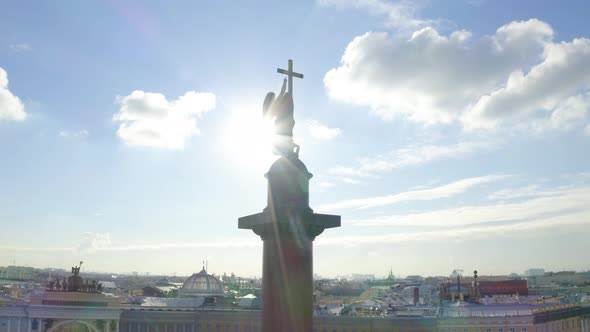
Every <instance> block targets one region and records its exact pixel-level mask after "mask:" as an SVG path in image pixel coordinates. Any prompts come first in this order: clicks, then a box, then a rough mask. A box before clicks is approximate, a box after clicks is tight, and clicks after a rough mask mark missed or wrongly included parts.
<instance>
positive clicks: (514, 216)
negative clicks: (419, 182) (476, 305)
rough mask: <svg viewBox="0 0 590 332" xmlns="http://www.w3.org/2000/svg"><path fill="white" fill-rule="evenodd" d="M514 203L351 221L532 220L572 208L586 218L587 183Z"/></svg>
mask: <svg viewBox="0 0 590 332" xmlns="http://www.w3.org/2000/svg"><path fill="white" fill-rule="evenodd" d="M539 196H541V197H535V198H532V199H528V200H525V201H522V202H517V203H498V204H490V205H480V206H462V207H457V208H449V209H442V210H434V211H427V212H419V213H410V214H403V215H389V216H381V217H375V218H369V219H363V220H356V221H353V224H354V225H357V226H394V225H397V226H399V225H412V226H465V225H474V224H482V223H489V222H511V221H517V220H519V221H522V220H536V219H540V218H547V217H552V216H555V215H564V214H569V213H572V212H575V213H581V214H582V215H585V216H586V218H587V219H588V221H589V222H590V205H588V202H590V187H578V188H567V189H565V188H564V189H557V190H555V191H553V192H552V193H550V192H547V193H545V194H539Z"/></svg>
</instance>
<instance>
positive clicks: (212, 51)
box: [0, 0, 590, 276]
mask: <svg viewBox="0 0 590 332" xmlns="http://www.w3.org/2000/svg"><path fill="white" fill-rule="evenodd" d="M587 7H588V4H586V3H585V2H583V1H571V2H567V4H562V3H557V2H549V1H547V2H541V1H520V2H518V3H514V2H511V1H506V2H503V1H485V0H483V1H473V0H471V1H451V2H448V1H444V2H443V1H429V2H427V1H424V2H394V1H385V0H341V1H337V0H317V1H282V2H281V1H264V2H263V1H259V2H254V1H240V2H237V3H236V2H235V1H215V2H213V1H210V2H197V1H186V2H181V1H178V2H174V3H173V4H170V3H164V2H156V1H151V2H150V1H148V2H139V1H137V2H131V1H130V2H125V3H120V2H117V1H104V2H93V3H90V2H84V3H81V2H77V1H64V2H59V3H55V2H48V1H47V2H33V1H10V2H7V3H5V4H3V5H2V10H1V11H0V28H1V31H2V33H1V34H0V155H2V158H1V163H0V226H1V228H2V231H1V232H0V265H7V264H10V263H11V262H12V261H16V263H17V264H18V265H31V266H38V267H63V268H69V266H71V265H73V264H74V263H75V262H77V261H79V260H80V259H82V260H84V261H85V266H87V268H88V269H91V270H96V271H112V272H130V271H139V272H150V273H167V274H172V273H177V274H190V273H192V272H196V271H198V270H199V269H200V262H201V261H202V260H203V259H208V260H209V268H210V270H211V271H212V272H216V273H223V272H228V273H229V272H235V273H237V274H240V275H260V274H261V261H262V260H261V251H262V248H261V241H260V240H259V239H258V238H257V237H256V236H255V235H254V234H252V233H250V232H247V231H243V230H238V229H237V218H238V217H240V216H244V215H248V214H252V213H256V212H259V211H261V210H262V209H263V208H264V205H265V203H266V202H265V200H266V192H265V191H266V183H265V179H264V177H263V174H264V173H265V171H266V170H267V169H268V167H269V166H270V163H271V162H272V160H273V156H272V155H271V153H270V149H269V148H268V142H266V140H265V136H264V135H263V134H262V131H261V123H262V121H261V119H260V117H261V110H260V109H261V104H262V101H263V99H264V96H265V94H266V93H267V92H268V91H275V92H277V91H278V90H279V88H280V84H281V80H282V78H281V75H278V74H276V68H277V67H282V68H284V67H285V66H286V65H287V59H289V58H292V59H294V62H295V70H296V71H299V72H302V73H304V74H305V78H304V79H303V80H296V81H295V117H296V121H297V124H296V127H295V141H296V142H297V143H298V144H299V145H301V159H302V160H303V161H304V162H305V163H306V165H307V166H308V168H309V169H310V171H311V172H312V173H313V174H314V178H313V179H312V184H311V186H312V192H311V205H312V208H313V209H314V210H315V211H316V212H321V213H331V214H339V215H341V216H342V227H341V228H339V229H332V230H328V231H326V232H325V233H324V234H322V235H321V236H320V237H319V238H318V239H317V240H316V242H315V248H316V249H315V257H314V269H315V272H316V273H317V274H320V275H324V276H335V275H346V274H349V273H355V272H357V273H360V272H363V273H374V274H376V275H386V274H387V273H388V271H389V270H390V269H393V271H394V273H395V274H398V275H406V274H424V275H435V274H436V275H446V274H448V273H450V271H452V270H453V269H455V268H462V269H465V270H466V271H468V270H470V269H477V270H478V271H481V273H482V274H499V273H510V272H519V273H522V271H524V270H525V269H527V268H530V267H542V268H546V269H552V270H558V269H576V270H588V269H590V265H589V263H588V261H587V259H586V258H585V255H584V252H588V251H589V250H590V244H589V243H590V242H589V241H588V238H589V236H590V227H589V224H590V165H589V164H590V163H589V162H590V157H588V153H587V151H588V147H589V143H590V116H589V114H588V113H589V108H590V69H589V68H590V39H589V38H590V35H588V31H590V23H588V20H587V19H586V17H584V14H585V13H587V12H588V8H587Z"/></svg>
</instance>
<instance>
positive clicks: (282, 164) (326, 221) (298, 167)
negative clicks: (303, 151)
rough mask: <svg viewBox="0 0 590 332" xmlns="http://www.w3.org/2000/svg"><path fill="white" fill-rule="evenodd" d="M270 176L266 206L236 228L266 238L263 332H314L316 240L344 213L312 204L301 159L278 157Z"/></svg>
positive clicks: (263, 263) (306, 175)
mask: <svg viewBox="0 0 590 332" xmlns="http://www.w3.org/2000/svg"><path fill="white" fill-rule="evenodd" d="M266 177H267V179H268V196H267V197H268V198H267V199H268V202H267V203H268V204H267V207H266V208H265V209H264V211H263V212H262V213H258V214H254V215H250V216H246V217H242V218H239V219H238V228H241V229H251V230H252V231H254V233H256V234H257V235H259V236H260V237H261V238H262V240H263V262H262V322H261V323H262V332H276V331H282V332H311V331H312V325H313V240H314V239H315V237H316V236H318V235H320V234H321V233H322V232H323V231H324V229H326V228H332V227H339V226H340V216H335V215H325V214H317V213H314V212H313V210H312V209H311V208H310V207H309V179H310V178H311V177H312V175H311V173H309V172H308V171H307V168H306V167H305V165H304V164H303V163H302V162H301V161H300V160H299V159H297V158H286V157H282V158H280V159H278V160H277V161H276V162H275V163H274V164H273V165H272V166H271V168H270V170H269V171H268V173H267V174H266Z"/></svg>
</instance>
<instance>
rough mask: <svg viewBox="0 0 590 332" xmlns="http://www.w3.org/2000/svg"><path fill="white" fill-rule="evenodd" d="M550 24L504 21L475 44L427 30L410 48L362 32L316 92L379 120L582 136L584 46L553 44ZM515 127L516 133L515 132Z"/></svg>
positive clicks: (589, 67) (586, 71) (586, 42)
mask: <svg viewBox="0 0 590 332" xmlns="http://www.w3.org/2000/svg"><path fill="white" fill-rule="evenodd" d="M553 37H554V31H553V29H552V28H551V26H549V24H547V23H545V22H542V21H540V20H537V19H531V20H528V21H521V22H512V23H509V24H507V25H504V26H502V27H500V28H499V29H498V30H497V31H496V32H495V33H494V34H493V35H491V36H484V37H481V38H477V39H474V38H472V34H471V33H470V32H469V31H466V30H460V31H455V32H453V33H451V34H450V35H448V36H445V35H441V34H440V33H439V32H438V31H437V30H435V29H434V28H432V27H425V28H422V29H420V30H417V31H415V32H414V33H413V34H412V35H411V37H409V38H408V39H393V38H391V37H390V36H389V35H388V34H387V33H385V32H368V33H366V34H364V35H362V36H358V37H356V38H354V39H353V40H352V42H350V43H349V45H348V46H347V48H346V51H345V52H344V55H343V56H342V59H341V64H340V66H339V67H337V68H334V69H331V70H330V71H328V72H327V73H326V75H325V77H324V84H325V86H326V89H327V91H328V94H329V96H330V97H331V98H333V99H335V100H338V101H342V102H348V103H354V104H357V105H360V106H366V107H369V108H370V109H371V110H372V112H374V113H375V114H377V115H378V116H380V117H381V118H384V119H393V118H400V117H401V118H407V119H410V120H413V121H416V122H419V123H425V124H438V123H454V122H457V123H461V124H462V125H463V126H464V128H466V129H480V128H487V129H492V128H496V127H498V126H500V125H517V124H518V123H526V126H532V127H535V128H548V127H552V128H563V129H569V128H572V127H583V125H582V124H583V123H584V119H585V118H587V113H588V108H589V107H590V94H589V90H590V39H586V38H579V39H574V40H572V41H570V42H554V41H553ZM521 126H522V125H521Z"/></svg>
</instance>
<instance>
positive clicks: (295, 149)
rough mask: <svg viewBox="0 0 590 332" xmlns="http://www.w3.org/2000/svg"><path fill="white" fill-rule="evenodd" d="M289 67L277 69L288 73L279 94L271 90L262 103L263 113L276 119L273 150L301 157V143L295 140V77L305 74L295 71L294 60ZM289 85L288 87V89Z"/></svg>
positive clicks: (286, 155)
mask: <svg viewBox="0 0 590 332" xmlns="http://www.w3.org/2000/svg"><path fill="white" fill-rule="evenodd" d="M288 68H289V69H288V70H284V69H280V68H278V69H277V72H278V73H281V74H285V75H287V77H288V78H286V79H284V80H283V86H282V88H281V92H280V93H279V96H278V97H276V98H275V94H274V92H269V93H267V94H266V98H264V103H263V104H262V115H263V116H264V117H266V118H269V119H271V120H273V121H274V128H273V132H274V138H273V152H274V153H275V154H278V155H281V156H283V157H287V158H299V145H297V144H295V143H294V142H293V127H294V126H295V118H294V117H293V109H294V105H293V77H298V78H303V74H299V73H295V72H293V60H289V67H288ZM287 87H288V89H287Z"/></svg>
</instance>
